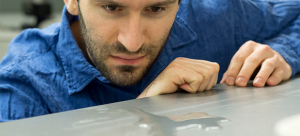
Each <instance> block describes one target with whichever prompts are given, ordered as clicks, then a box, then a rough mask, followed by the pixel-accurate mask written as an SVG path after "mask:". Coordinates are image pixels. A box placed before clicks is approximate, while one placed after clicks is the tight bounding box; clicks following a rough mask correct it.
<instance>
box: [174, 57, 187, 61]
mask: <svg viewBox="0 0 300 136" xmlns="http://www.w3.org/2000/svg"><path fill="white" fill-rule="evenodd" d="M183 60H186V58H183V57H178V58H176V59H175V60H174V61H183Z"/></svg>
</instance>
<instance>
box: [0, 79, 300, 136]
mask: <svg viewBox="0 0 300 136" xmlns="http://www.w3.org/2000/svg"><path fill="white" fill-rule="evenodd" d="M299 83H300V75H298V76H296V77H295V78H294V79H292V80H290V81H287V82H284V83H281V84H280V85H279V86H274V87H264V88H255V87H252V86H251V84H249V85H248V87H234V86H226V85H225V84H219V85H217V86H215V87H214V88H213V89H212V90H211V91H206V92H202V93H197V94H188V93H183V92H179V93H175V94H169V95H160V96H155V97H150V98H143V99H137V100H130V101H125V102H119V103H113V104H108V105H102V106H95V107H90V108H85V109H80V110H74V111H68V112H63V113H57V114H51V115H45V116H40V117H34V118H29V119H22V120H18V121H12V122H7V123H1V124H0V135H1V136H10V135H13V136H18V135H20V136H21V135H22V136H43V135H44V136H46V135H51V136H53V135H64V136H85V135H86V136H93V135H109V136H112V135H137V136H142V135H182V136H186V135H191V136H193V135H195V136H196V135H197V136H198V135H205V136H241V135H242V136H271V135H275V134H274V130H273V129H274V123H276V122H277V121H279V120H280V119H282V118H285V117H288V116H292V115H295V114H299V113H300V108H299V107H300V87H299ZM133 107H134V108H133ZM120 108H121V109H120ZM139 109H141V110H139ZM142 110H143V111H145V112H143V111H142ZM191 112H204V113H207V114H209V115H212V116H216V117H224V118H227V119H229V120H230V123H220V126H222V128H221V129H220V130H213V131H206V130H204V129H203V127H202V128H198V127H199V125H198V126H197V125H189V124H188V122H189V121H177V122H175V121H172V120H170V119H169V118H167V117H164V116H175V115H183V114H188V113H191ZM150 113H151V114H150ZM154 114H155V115H154ZM157 115H160V116H157ZM189 115H191V114H189ZM224 118H217V119H220V120H221V119H224ZM203 119H205V118H200V119H194V120H190V122H191V124H197V122H198V123H199V124H201V123H203V122H204V124H205V123H209V119H212V118H206V122H205V120H203ZM214 119H216V118H214ZM184 126H188V127H191V128H189V129H185V128H187V127H184Z"/></svg>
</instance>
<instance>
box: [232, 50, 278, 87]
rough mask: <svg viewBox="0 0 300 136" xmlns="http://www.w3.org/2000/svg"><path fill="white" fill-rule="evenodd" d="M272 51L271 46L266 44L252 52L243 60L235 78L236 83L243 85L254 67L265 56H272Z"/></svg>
mask: <svg viewBox="0 0 300 136" xmlns="http://www.w3.org/2000/svg"><path fill="white" fill-rule="evenodd" d="M273 55H274V53H273V52H272V51H271V48H270V47H269V46H267V45H262V46H260V49H259V50H257V51H255V52H253V53H252V54H251V55H250V56H249V57H247V59H246V60H245V62H244V65H243V66H242V68H241V70H240V72H239V74H238V76H237V79H236V82H235V83H236V85H237V86H241V87H244V86H246V85H247V83H248V81H249V79H250V77H251V75H252V74H253V72H254V71H255V69H256V68H257V67H258V66H259V65H260V64H261V63H262V61H263V60H265V59H266V58H269V57H272V56H273Z"/></svg>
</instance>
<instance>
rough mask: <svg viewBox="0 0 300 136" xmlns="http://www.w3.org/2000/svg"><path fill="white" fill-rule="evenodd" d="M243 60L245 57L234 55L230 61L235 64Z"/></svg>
mask: <svg viewBox="0 0 300 136" xmlns="http://www.w3.org/2000/svg"><path fill="white" fill-rule="evenodd" d="M244 60H245V57H244V56H243V55H234V56H233V58H232V61H235V62H243V61H244Z"/></svg>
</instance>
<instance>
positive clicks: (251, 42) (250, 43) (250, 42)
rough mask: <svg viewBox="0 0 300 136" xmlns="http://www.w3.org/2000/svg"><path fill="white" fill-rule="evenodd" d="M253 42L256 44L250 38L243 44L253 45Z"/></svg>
mask: <svg viewBox="0 0 300 136" xmlns="http://www.w3.org/2000/svg"><path fill="white" fill-rule="evenodd" d="M254 44H256V42H254V41H252V40H249V41H247V42H246V43H245V44H244V45H245V46H253V45H254Z"/></svg>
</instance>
